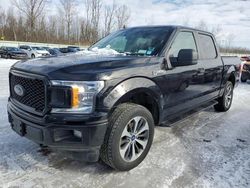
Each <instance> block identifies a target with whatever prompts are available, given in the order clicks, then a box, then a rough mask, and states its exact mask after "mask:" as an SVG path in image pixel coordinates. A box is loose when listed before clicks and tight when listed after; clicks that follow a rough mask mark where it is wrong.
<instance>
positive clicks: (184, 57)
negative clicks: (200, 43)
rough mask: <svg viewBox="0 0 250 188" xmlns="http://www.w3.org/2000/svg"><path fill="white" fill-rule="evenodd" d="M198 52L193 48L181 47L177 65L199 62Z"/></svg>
mask: <svg viewBox="0 0 250 188" xmlns="http://www.w3.org/2000/svg"><path fill="white" fill-rule="evenodd" d="M197 60H198V53H197V51H195V50H193V49H181V50H180V51H179V53H178V58H177V66H187V65H195V64H197Z"/></svg>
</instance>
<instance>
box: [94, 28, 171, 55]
mask: <svg viewBox="0 0 250 188" xmlns="http://www.w3.org/2000/svg"><path fill="white" fill-rule="evenodd" d="M172 31H173V29H172V28H171V27H152V28H150V27H148V28H146V27H145V28H131V29H126V30H121V31H118V32H115V33H113V34H110V35H109V36H107V37H105V38H103V39H101V40H100V41H99V42H97V43H96V44H94V45H93V46H91V47H90V48H89V50H94V49H96V48H97V49H104V48H108V49H112V50H115V51H117V52H119V53H125V54H127V55H142V56H155V55H158V54H159V53H160V52H161V51H162V49H163V47H164V45H165V44H166V42H167V40H168V38H169V36H170V35H171V33H172Z"/></svg>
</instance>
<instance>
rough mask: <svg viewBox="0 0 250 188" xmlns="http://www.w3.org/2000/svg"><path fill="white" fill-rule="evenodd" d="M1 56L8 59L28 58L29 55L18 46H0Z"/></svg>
mask: <svg viewBox="0 0 250 188" xmlns="http://www.w3.org/2000/svg"><path fill="white" fill-rule="evenodd" d="M0 56H1V57H2V58H8V59H11V58H13V59H27V58H28V55H27V53H26V52H24V51H22V50H20V49H19V48H16V47H6V46H2V47H1V48H0Z"/></svg>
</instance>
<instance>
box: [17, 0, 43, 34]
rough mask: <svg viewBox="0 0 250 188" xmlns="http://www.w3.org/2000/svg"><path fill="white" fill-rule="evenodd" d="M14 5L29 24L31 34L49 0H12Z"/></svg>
mask: <svg viewBox="0 0 250 188" xmlns="http://www.w3.org/2000/svg"><path fill="white" fill-rule="evenodd" d="M12 2H13V5H14V6H15V7H16V8H17V9H18V10H19V11H21V12H22V13H23V14H24V15H25V17H26V20H27V22H28V24H29V27H30V32H31V34H33V33H34V30H35V27H36V21H37V19H38V17H39V16H41V15H42V13H43V11H44V8H45V6H46V4H47V3H48V0H12Z"/></svg>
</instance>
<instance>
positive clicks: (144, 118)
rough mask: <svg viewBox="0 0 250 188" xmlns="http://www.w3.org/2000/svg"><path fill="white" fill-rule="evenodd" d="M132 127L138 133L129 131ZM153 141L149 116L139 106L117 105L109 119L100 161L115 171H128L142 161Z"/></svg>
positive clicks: (152, 127)
mask: <svg viewBox="0 0 250 188" xmlns="http://www.w3.org/2000/svg"><path fill="white" fill-rule="evenodd" d="M136 122H137V123H136ZM135 125H137V129H136V130H137V131H138V132H137V131H135V132H134V131H133V130H134V128H135ZM136 132H137V133H136ZM130 133H131V134H130ZM137 136H138V137H137ZM153 137H154V120H153V117H152V114H151V113H150V112H149V111H148V110H147V109H146V108H145V107H143V106H140V105H136V104H130V103H124V104H121V105H119V106H118V107H117V108H116V109H115V110H114V112H113V113H112V115H111V117H110V118H109V125H108V129H107V132H106V135H105V139H104V143H103V145H102V147H101V152H100V158H101V160H102V161H103V162H104V163H106V164H107V165H109V166H110V167H112V168H114V169H116V170H119V171H128V170H131V169H133V168H135V167H136V166H138V165H139V164H140V163H141V162H142V161H143V160H144V158H145V157H146V155H147V154H148V151H149V149H150V147H151V145H152V142H153ZM139 142H140V143H139Z"/></svg>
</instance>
